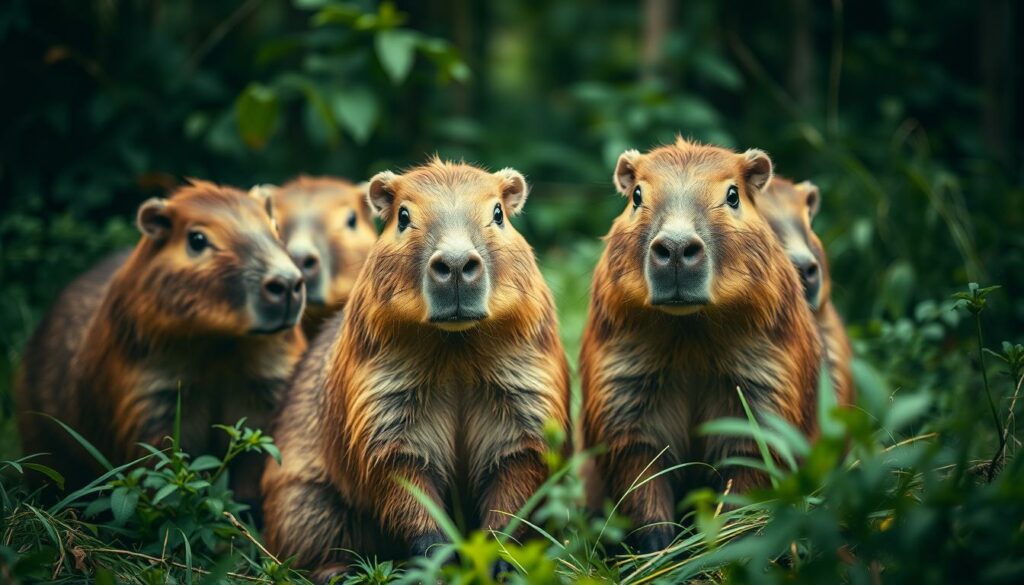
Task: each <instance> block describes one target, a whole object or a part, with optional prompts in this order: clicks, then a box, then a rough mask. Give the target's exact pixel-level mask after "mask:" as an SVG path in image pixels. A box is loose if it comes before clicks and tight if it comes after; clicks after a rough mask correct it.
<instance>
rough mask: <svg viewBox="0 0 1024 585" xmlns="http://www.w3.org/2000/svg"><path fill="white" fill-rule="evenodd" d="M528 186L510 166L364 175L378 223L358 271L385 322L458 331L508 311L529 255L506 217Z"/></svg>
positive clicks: (436, 165) (442, 165) (448, 166)
mask: <svg viewBox="0 0 1024 585" xmlns="http://www.w3.org/2000/svg"><path fill="white" fill-rule="evenodd" d="M526 195H527V187H526V181H525V180H524V179H523V176H522V175H521V174H519V173H518V172H516V171H514V170H512V169H504V170H501V171H498V172H496V173H488V172H486V171H483V170H481V169H478V168H475V167H472V166H470V165H466V164H453V163H447V162H442V161H440V160H438V159H435V160H433V161H432V162H430V163H428V164H426V165H423V166H421V167H417V168H415V169H413V170H411V171H409V172H407V173H405V174H402V175H396V174H394V173H392V172H390V171H385V172H383V173H379V174H377V175H376V176H374V177H373V179H371V180H370V185H369V201H370V205H371V207H373V209H374V210H375V211H376V212H377V213H379V214H380V215H381V216H382V217H383V218H384V219H385V222H386V223H385V226H384V231H383V233H382V234H381V237H380V239H379V240H378V242H377V245H376V247H375V248H374V253H373V254H371V257H370V260H369V262H370V263H371V264H372V269H371V268H368V270H367V272H366V276H367V277H369V278H372V279H373V280H374V286H375V288H376V294H377V298H378V300H379V301H380V302H381V303H382V305H383V306H384V310H385V311H387V312H388V314H389V316H390V317H391V318H393V319H397V320H401V321H418V322H423V323H430V324H432V325H434V326H436V327H438V328H440V329H444V330H448V331H461V330H466V329H470V328H472V327H474V326H475V325H477V324H479V323H480V322H481V321H483V320H484V319H499V318H501V317H502V316H504V315H506V314H508V313H510V312H512V311H514V310H515V305H516V302H517V300H518V299H520V298H522V295H523V294H524V292H523V291H526V290H529V289H528V288H527V287H528V285H529V282H528V281H529V276H528V271H524V270H517V266H523V265H524V263H528V262H533V261H534V260H533V252H532V250H531V249H530V247H529V246H528V245H527V244H526V241H525V240H524V239H523V237H522V236H521V235H519V233H518V232H517V231H516V230H515V228H514V227H512V224H511V222H510V221H509V218H510V216H513V215H515V214H517V213H519V211H520V210H521V209H522V206H523V204H524V203H525V201H526Z"/></svg>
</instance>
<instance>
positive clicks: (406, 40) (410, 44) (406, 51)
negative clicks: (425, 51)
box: [374, 30, 419, 85]
mask: <svg viewBox="0 0 1024 585" xmlns="http://www.w3.org/2000/svg"><path fill="white" fill-rule="evenodd" d="M418 38H419V35H417V34H416V33H414V32H412V31H407V30H382V31H380V32H379V33H377V36H376V38H374V46H375V47H376V49H377V58H378V59H380V65H381V67H383V68H384V72H385V73H387V74H388V77H390V78H391V81H392V82H393V83H394V84H395V85H398V84H400V83H402V81H404V80H405V78H406V76H408V75H409V71H410V70H411V69H412V62H413V58H414V57H415V56H416V41H417V39H418Z"/></svg>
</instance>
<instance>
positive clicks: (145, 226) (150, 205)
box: [135, 197, 171, 241]
mask: <svg viewBox="0 0 1024 585" xmlns="http://www.w3.org/2000/svg"><path fill="white" fill-rule="evenodd" d="M169 211H170V210H169V209H168V208H167V200H166V199H161V198H159V197H152V198H150V199H147V200H146V201H145V202H144V203H143V204H142V205H141V206H140V207H139V213H138V215H137V216H136V219H135V223H136V224H137V225H138V226H139V231H140V232H142V233H143V234H145V235H146V236H148V237H150V238H152V239H154V240H157V241H160V240H163V239H164V238H166V237H167V235H168V234H170V233H171V214H170V212H169Z"/></svg>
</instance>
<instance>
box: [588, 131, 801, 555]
mask: <svg viewBox="0 0 1024 585" xmlns="http://www.w3.org/2000/svg"><path fill="white" fill-rule="evenodd" d="M771 174H772V163H771V160H770V159H769V158H768V156H767V155H766V154H765V153H764V152H762V151H760V150H757V149H751V150H747V151H746V152H743V153H738V154H737V153H735V152H732V151H730V150H726V149H723V148H717V147H713V146H704V145H700V144H696V143H693V142H688V141H686V140H683V139H682V138H680V139H678V140H677V141H676V142H675V143H674V144H671V145H667V146H662V147H660V148H656V149H654V150H652V151H650V152H648V153H646V154H641V153H639V152H637V151H635V150H628V151H626V152H624V153H623V154H622V155H621V156H620V157H619V161H618V164H617V165H616V168H615V174H614V182H615V186H616V188H617V189H618V191H619V192H620V193H622V194H623V195H625V196H626V207H625V209H624V210H623V212H622V213H621V214H620V215H619V216H618V217H617V218H616V219H615V222H614V223H613V224H612V228H611V231H610V232H609V234H608V236H607V238H606V247H605V250H604V252H603V254H602V256H601V259H600V261H599V262H598V264H597V267H596V268H595V271H594V280H593V286H592V296H591V304H590V314H589V316H588V320H587V325H586V329H585V331H584V339H583V346H582V351H581V355H580V371H581V377H582V389H583V413H582V424H583V429H582V435H583V440H584V443H585V445H584V446H585V447H588V448H596V447H598V446H603V447H604V449H605V451H604V452H603V453H601V454H599V455H598V456H597V457H596V462H595V463H596V465H595V471H596V473H595V475H594V477H592V478H591V480H592V481H591V484H592V485H591V488H592V489H596V490H598V491H599V492H600V493H603V494H605V495H607V496H610V497H611V498H612V499H613V501H618V500H619V499H621V498H623V496H625V495H626V492H627V490H628V489H629V487H630V486H631V485H632V484H633V482H634V481H636V480H637V479H638V478H639V477H640V476H641V475H642V476H644V477H645V478H653V479H649V481H647V483H645V484H643V485H642V486H640V487H639V488H638V489H636V490H635V491H633V492H631V493H630V494H629V495H628V496H626V497H625V498H624V499H623V500H622V503H621V507H620V510H621V511H622V512H623V513H625V515H626V516H628V517H629V518H630V519H631V520H632V521H633V524H634V526H635V527H637V528H638V530H636V531H634V532H633V533H632V534H631V536H630V540H629V544H630V545H631V546H632V547H633V548H634V550H636V551H639V552H650V551H653V550H658V549H661V548H664V547H665V546H667V545H668V544H669V543H670V542H671V539H672V536H673V531H672V529H671V528H670V527H669V524H668V523H671V522H673V521H674V520H675V517H674V510H675V505H676V502H677V500H678V499H681V498H682V496H683V495H684V493H685V489H687V487H688V486H690V485H692V484H693V482H695V481H696V482H698V483H703V482H708V481H714V482H715V484H714V485H716V486H718V487H724V486H725V485H729V482H730V481H731V485H732V490H733V491H739V492H742V491H745V490H748V489H750V488H752V487H756V486H758V485H761V484H763V482H765V481H766V477H764V476H763V475H762V474H760V473H758V472H755V471H752V470H751V469H750V468H747V467H739V466H729V467H724V468H720V469H719V470H718V471H719V474H720V475H714V474H711V475H712V476H711V477H703V478H702V477H699V476H700V474H701V473H702V471H701V469H703V468H702V467H700V466H697V467H690V468H683V469H682V470H678V471H675V472H672V473H667V474H662V475H660V476H657V477H654V476H655V475H657V474H658V473H659V472H660V471H661V470H663V469H666V468H668V467H670V466H674V465H676V464H680V463H685V462H705V463H708V464H711V465H714V464H716V463H718V462H719V461H721V460H722V459H724V458H725V457H732V456H749V457H754V458H759V455H758V452H757V449H756V447H754V446H753V445H752V444H751V443H750V442H748V441H745V440H743V439H739V438H734V437H723V436H703V435H702V434H701V433H700V432H699V427H700V426H701V424H702V423H704V422H707V421H710V420H713V419H717V418H721V417H725V416H732V417H740V418H744V417H745V414H744V409H743V408H742V403H741V401H740V399H739V395H738V393H737V388H739V389H740V390H741V391H742V392H743V394H744V397H745V399H746V401H747V402H748V403H749V405H750V407H751V410H752V411H753V412H754V413H755V415H758V414H762V413H766V412H772V413H775V414H777V415H779V416H781V417H783V418H784V419H786V420H788V421H790V422H791V423H792V424H794V425H795V426H796V427H798V428H799V429H801V430H802V431H803V432H804V433H806V434H807V435H814V434H815V433H816V420H815V404H816V402H815V396H816V388H817V376H818V369H819V360H820V358H821V348H820V345H819V342H818V336H817V333H816V331H815V326H814V318H813V316H812V315H811V311H810V309H809V307H808V306H807V303H806V302H804V300H803V295H802V293H801V290H800V282H799V280H798V278H797V275H796V271H794V270H793V268H792V266H790V263H789V260H788V258H786V254H785V252H784V251H783V250H782V247H781V245H780V244H779V243H778V240H777V239H776V238H775V235H774V234H773V233H772V231H771V228H770V227H769V226H768V222H767V221H765V219H764V217H762V216H761V214H760V212H759V211H758V209H757V204H758V200H759V198H760V197H761V196H762V193H761V191H762V189H763V188H764V186H765V184H766V183H767V182H768V180H769V179H770V178H771ZM666 448H667V450H666V451H665V453H664V454H663V455H662V456H661V457H658V454H659V453H661V452H662V451H663V450H665V449H666ZM645 470H646V471H645ZM655 523H660V524H658V525H656V526H651V525H652V524H655Z"/></svg>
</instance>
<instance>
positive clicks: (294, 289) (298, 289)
mask: <svg viewBox="0 0 1024 585" xmlns="http://www.w3.org/2000/svg"><path fill="white" fill-rule="evenodd" d="M302 284H303V280H302V279H301V278H300V279H298V280H296V281H295V286H293V287H292V292H293V293H295V294H300V293H301V292H302Z"/></svg>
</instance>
